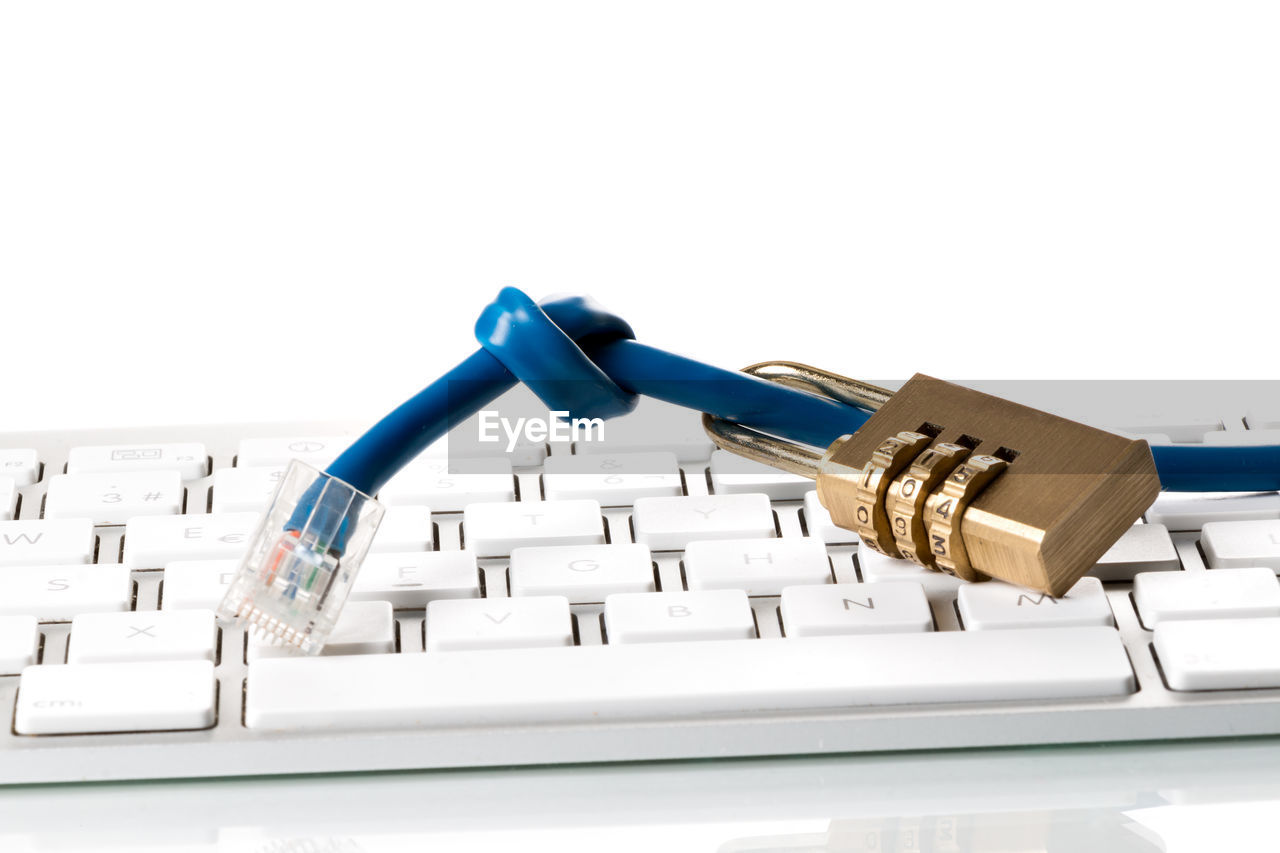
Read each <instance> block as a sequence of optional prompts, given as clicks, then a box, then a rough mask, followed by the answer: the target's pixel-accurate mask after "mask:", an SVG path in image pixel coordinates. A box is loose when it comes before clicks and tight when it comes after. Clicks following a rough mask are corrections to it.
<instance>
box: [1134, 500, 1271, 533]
mask: <svg viewBox="0 0 1280 853" xmlns="http://www.w3.org/2000/svg"><path fill="white" fill-rule="evenodd" d="M1276 518H1280V492H1161V493H1160V495H1159V496H1158V497H1157V498H1156V500H1155V503H1153V504H1152V505H1151V508H1150V509H1148V510H1147V514H1146V519H1147V521H1148V522H1150V523H1152V524H1163V525H1164V526H1165V527H1167V528H1168V529H1170V530H1199V529H1201V528H1202V527H1204V526H1205V525H1206V524H1208V523H1209V522H1211V521H1251V520H1255V519H1276Z"/></svg>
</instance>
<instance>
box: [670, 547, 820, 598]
mask: <svg viewBox="0 0 1280 853" xmlns="http://www.w3.org/2000/svg"><path fill="white" fill-rule="evenodd" d="M684 573H685V579H686V580H687V581H688V584H689V589H690V590H700V589H741V590H743V591H745V592H746V594H747V595H778V594H780V593H781V592H782V588H783V587H786V586H798V585H800V584H825V583H831V561H830V559H828V557H827V549H826V546H824V545H823V544H822V543H821V542H819V541H818V540H817V539H813V538H809V537H805V538H794V539H724V540H719V541H711V540H699V541H697V542H690V543H689V545H688V547H687V548H685V552H684Z"/></svg>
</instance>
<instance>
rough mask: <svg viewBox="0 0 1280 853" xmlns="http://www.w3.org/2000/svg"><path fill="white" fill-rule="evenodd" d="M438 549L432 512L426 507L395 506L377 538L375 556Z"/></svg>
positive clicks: (371, 546) (389, 511)
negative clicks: (376, 554) (436, 547)
mask: <svg viewBox="0 0 1280 853" xmlns="http://www.w3.org/2000/svg"><path fill="white" fill-rule="evenodd" d="M433 547H435V528H434V527H433V526H432V524H431V510H430V509H428V508H427V507H425V506H392V507H387V512H386V514H385V515H383V516H382V523H381V524H379V525H378V531H377V532H376V533H374V534H373V544H372V545H370V546H369V550H370V551H371V552H373V553H383V554H385V553H388V552H396V553H402V552H405V551H430V550H431V549H432V548H433Z"/></svg>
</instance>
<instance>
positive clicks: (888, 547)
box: [832, 430, 930, 557]
mask: <svg viewBox="0 0 1280 853" xmlns="http://www.w3.org/2000/svg"><path fill="white" fill-rule="evenodd" d="M929 440H930V439H929V436H927V435H925V434H923V433H919V432H910V431H907V430H903V431H902V432H900V433H898V434H897V435H892V436H889V437H888V438H886V439H885V440H884V441H882V442H880V446H879V447H877V448H876V449H875V451H874V452H873V453H872V454H871V459H869V460H868V461H867V463H866V464H865V465H863V466H862V473H861V476H860V477H859V478H858V482H857V485H856V486H855V487H854V490H853V527H852V528H850V529H851V530H853V531H854V532H855V533H857V534H858V536H859V537H860V538H861V539H862V544H863V545H865V546H867V547H868V548H870V549H871V550H873V551H879V552H880V553H881V554H884V555H885V556H888V557H897V556H899V555H898V544H897V542H895V541H894V537H893V528H892V527H890V525H889V516H888V514H887V513H886V512H885V506H884V500H885V496H886V495H887V494H888V492H889V484H890V482H892V480H893V478H894V477H896V476H897V475H898V472H899V471H901V470H902V469H903V468H906V467H907V466H908V465H910V464H911V462H912V460H914V459H915V458H916V456H917V455H919V453H920V451H921V450H924V449H925V448H926V447H928V446H929ZM832 520H834V516H833V517H832ZM836 523H837V524H841V522H836ZM841 526H844V525H843V524H841Z"/></svg>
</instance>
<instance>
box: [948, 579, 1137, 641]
mask: <svg viewBox="0 0 1280 853" xmlns="http://www.w3.org/2000/svg"><path fill="white" fill-rule="evenodd" d="M956 605H957V606H958V607H959V610H960V618H961V620H963V622H964V627H965V630H967V631H989V630H1007V629H1009V628H1068V627H1081V626H1086V625H1114V624H1115V622H1114V621H1113V619H1112V616H1111V605H1110V604H1108V603H1107V594H1106V593H1105V592H1104V591H1103V589H1102V581H1100V580H1098V579H1097V578H1081V579H1080V580H1079V581H1077V582H1076V585H1075V586H1073V587H1071V589H1069V590H1068V591H1067V594H1066V595H1064V596H1062V597H1060V598H1054V597H1053V596H1052V595H1047V594H1046V593H1043V592H1035V591H1033V590H1029V589H1026V588H1024V587H1020V586H1014V585H1013V584H1010V583H1005V582H1003V581H987V582H985V583H967V584H965V585H963V586H961V587H960V589H959V592H958V594H957V597H956Z"/></svg>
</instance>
